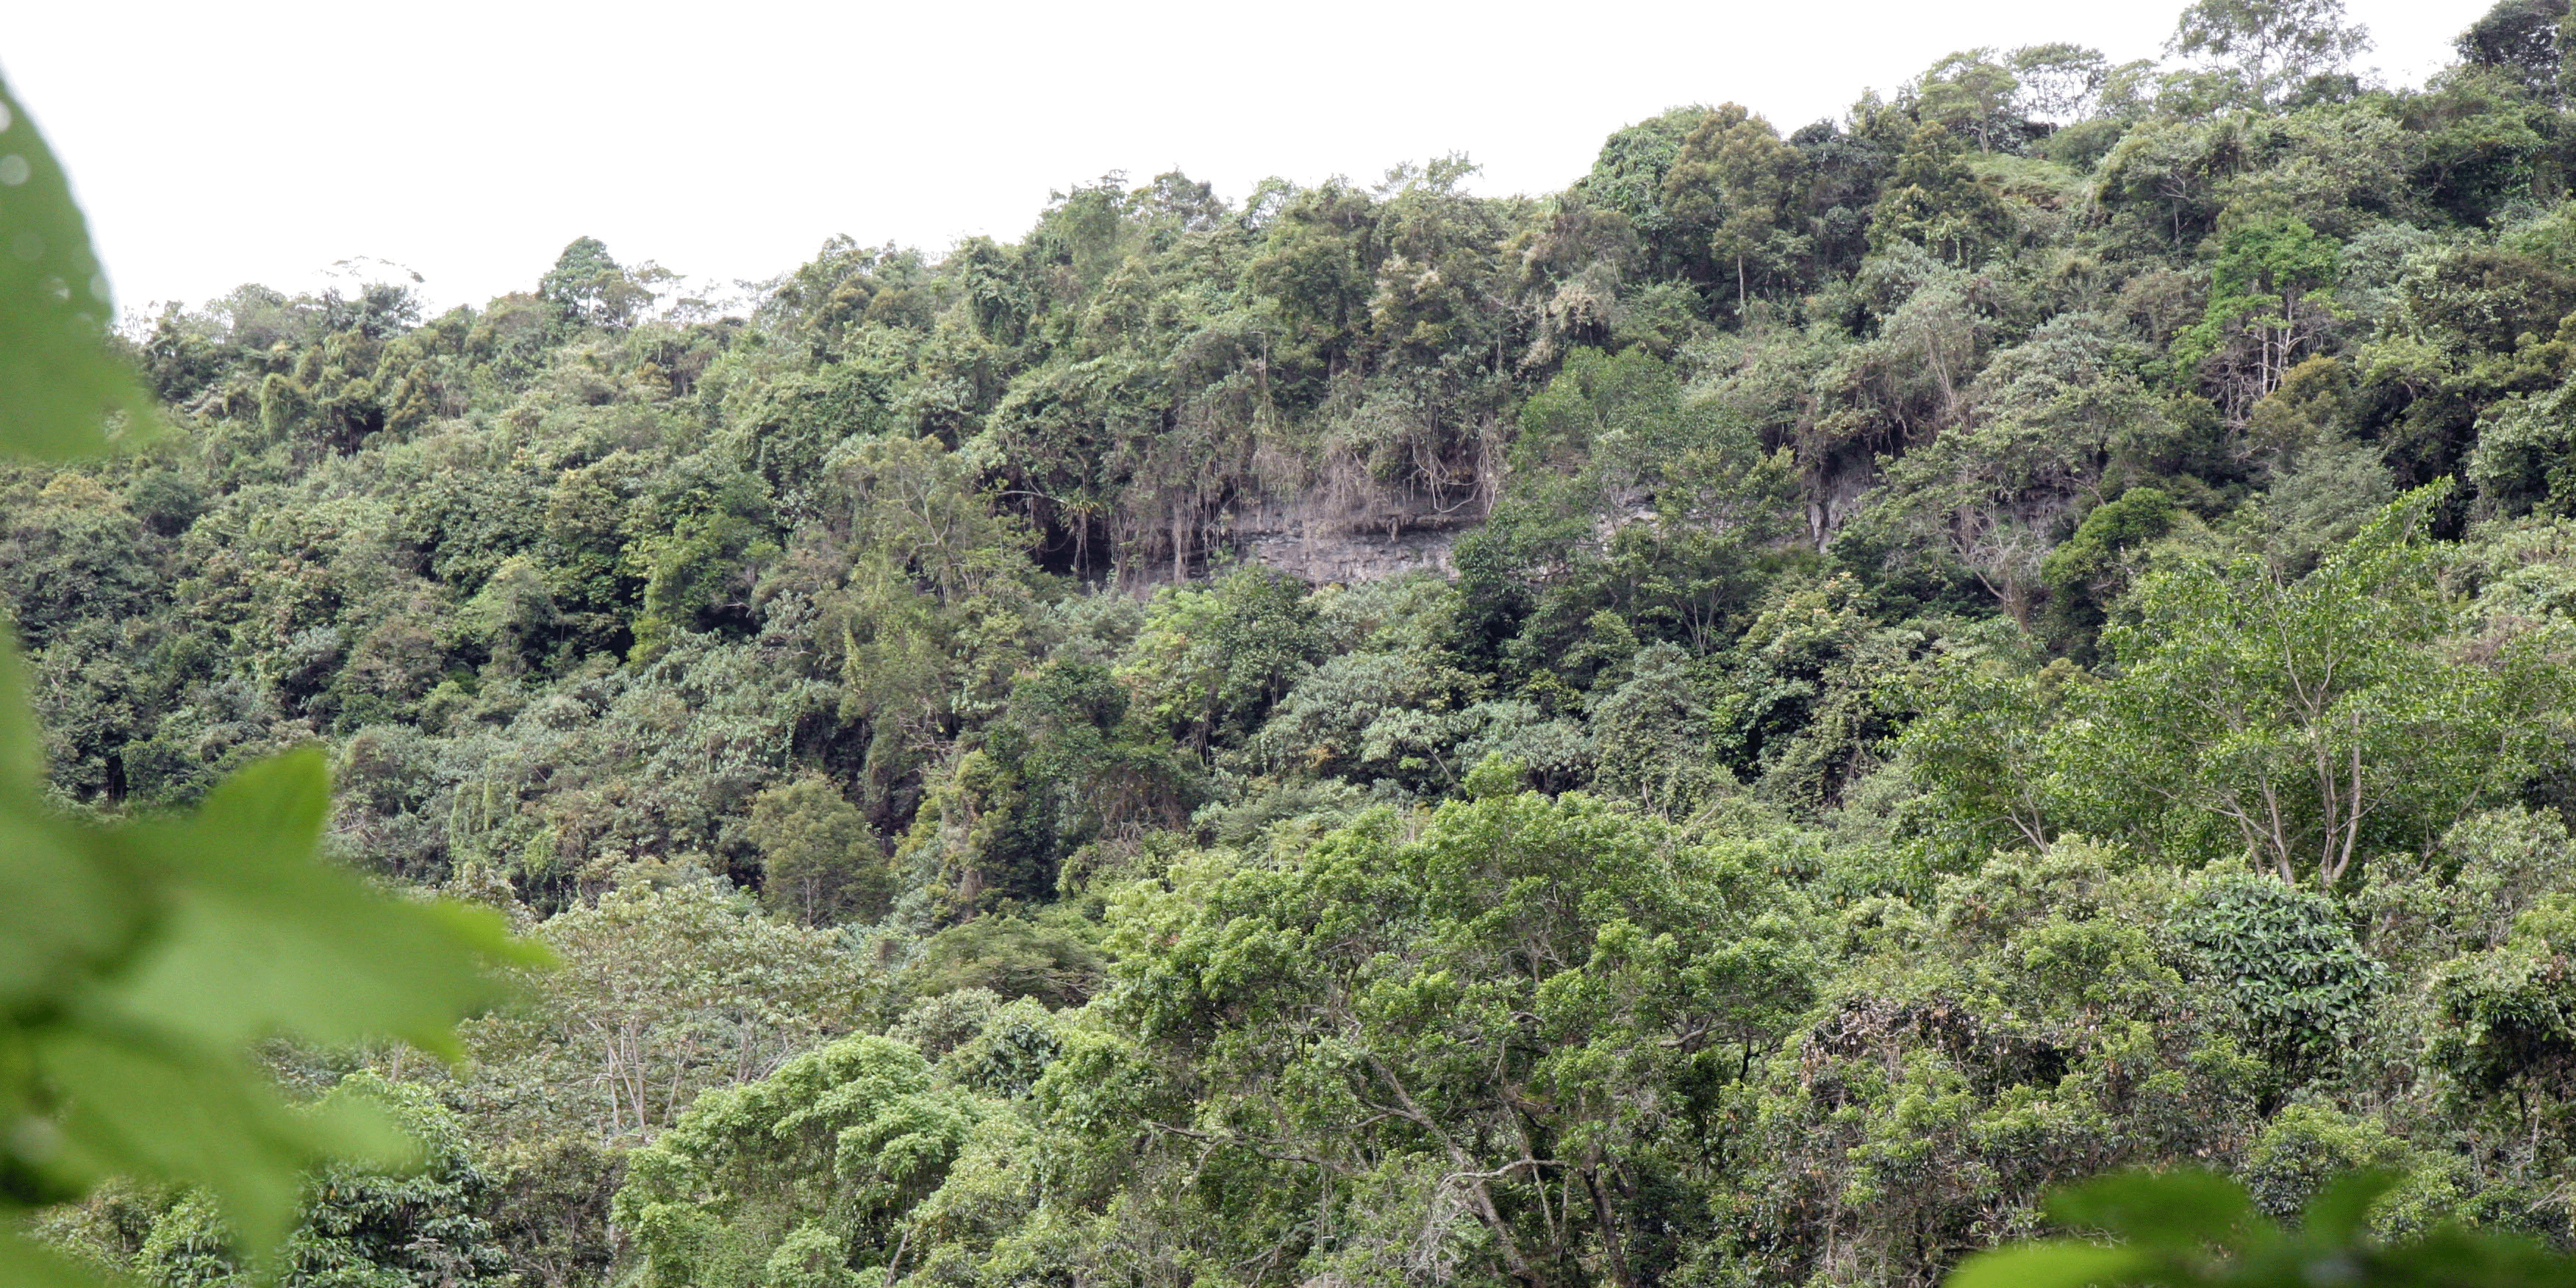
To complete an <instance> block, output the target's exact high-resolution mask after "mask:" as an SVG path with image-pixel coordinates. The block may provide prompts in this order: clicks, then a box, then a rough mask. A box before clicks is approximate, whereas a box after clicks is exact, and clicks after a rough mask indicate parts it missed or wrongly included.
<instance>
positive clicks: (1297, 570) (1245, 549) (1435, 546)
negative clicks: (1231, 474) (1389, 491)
mask: <svg viewBox="0 0 2576 1288" xmlns="http://www.w3.org/2000/svg"><path fill="white" fill-rule="evenodd" d="M1486 508H1487V506H1486V503H1485V501H1484V500H1483V499H1482V498H1481V496H1479V497H1473V498H1461V499H1460V500H1458V501H1457V502H1455V503H1453V504H1452V505H1451V506H1450V507H1449V508H1446V509H1443V508H1441V507H1440V506H1439V505H1437V504H1435V503H1433V502H1430V501H1427V500H1421V499H1414V500H1394V499H1387V500H1380V499H1374V498H1372V499H1371V500H1370V501H1369V502H1367V503H1363V504H1360V505H1356V506H1354V505H1347V504H1344V505H1335V504H1331V503H1328V502H1324V501H1321V500H1318V499H1315V498H1311V497H1300V498H1296V499H1292V500H1288V501H1284V502H1279V501H1272V502H1264V503H1261V504H1258V505H1255V506H1252V507H1248V508H1245V509H1241V510H1237V511H1235V512H1234V513H1233V514H1231V515H1229V516H1228V518H1227V521H1226V530H1225V541H1226V544H1227V545H1229V546H1231V547H1232V548H1233V550H1234V551H1235V552H1236V553H1237V554H1238V555H1240V556H1241V557H1243V558H1245V559H1248V560H1250V561H1252V562H1254V563H1258V564H1262V565H1265V566H1267V567H1271V568H1276V569H1278V570H1279V571H1281V572H1284V573H1287V574H1289V575H1291V576H1294V577H1296V578H1298V579H1300V580H1302V581H1305V582H1307V583H1308V584H1310V585H1317V586H1321V585H1329V584H1333V583H1343V584H1348V583H1351V582H1360V581H1375V580H1378V579H1380V578H1384V577H1395V576H1400V575H1402V574H1404V573H1409V572H1418V571H1423V570H1429V571H1433V572H1437V573H1439V574H1441V575H1442V576H1448V575H1450V573H1451V571H1452V568H1451V564H1450V550H1451V548H1452V547H1453V546H1455V545H1456V544H1457V540H1458V536H1459V534H1461V533H1463V532H1465V531H1467V530H1468V529H1470V528H1473V527H1475V526H1476V525H1477V524H1479V523H1482V522H1484V519H1485V511H1486Z"/></svg>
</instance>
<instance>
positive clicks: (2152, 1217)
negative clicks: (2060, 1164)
mask: <svg viewBox="0 0 2576 1288" xmlns="http://www.w3.org/2000/svg"><path fill="white" fill-rule="evenodd" d="M2048 1214H2049V1216H2050V1217H2051V1218H2053V1219H2054V1220H2056V1221H2057V1223H2058V1224H2060V1225H2064V1226H2069V1227H2072V1228H2076V1229H2084V1230H2101V1231H2105V1232H2107V1233H2111V1234H2116V1235H2119V1236H2121V1237H2122V1238H2125V1239H2127V1240H2129V1241H2130V1242H2132V1243H2137V1244H2142V1245H2144V1246H2146V1247H2150V1248H2162V1249H2191V1248H2196V1247H2199V1246H2201V1245H2203V1244H2206V1243H2210V1242H2220V1243H2225V1242H2228V1241H2230V1240H2231V1239H2232V1238H2233V1237H2235V1236H2236V1235H2237V1234H2238V1233H2239V1232H2241V1231H2243V1230H2245V1229H2247V1228H2248V1227H2249V1226H2255V1227H2257V1228H2259V1223H2257V1222H2256V1221H2255V1217H2254V1204H2253V1202H2252V1201H2251V1200H2250V1199H2248V1198H2247V1197H2246V1195H2245V1190H2244V1187H2242V1186H2240V1185H2238V1184H2237V1183H2236V1182H2234V1181H2231V1180H2228V1179H2227V1178H2226V1177H2223V1176H2219V1175H2216V1174H2214V1173H2210V1172H2200V1171H2177V1172H2124V1173H2120V1174H2118V1175H2113V1176H2106V1177H2103V1178H2102V1179H2100V1180H2097V1181H2093V1182H2090V1183H2088V1184H2085V1185H2080V1186H2077V1187H2075V1188H2074V1189H2070V1190H2065V1191H2062V1192H2060V1193H2059V1194H2058V1195H2057V1196H2056V1197H2055V1198H2053V1199H2051V1200H2050V1201H2049V1204H2048Z"/></svg>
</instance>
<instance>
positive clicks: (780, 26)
mask: <svg viewBox="0 0 2576 1288" xmlns="http://www.w3.org/2000/svg"><path fill="white" fill-rule="evenodd" d="M2347 3H2348V5H2349V8H2350V12H2351V16H2352V18H2353V19H2354V20H2356V21H2359V22H2362V23H2365V24H2367V25H2368V26H2369V27H2370V29H2371V31H2372V34H2373V35H2374V36H2375V37H2376V39H2377V46H2378V47H2377V50H2376V52H2375V53H2374V54H2373V55H2372V56H2371V57H2370V58H2369V59H2368V60H2366V61H2368V62H2370V63H2372V64H2375V65H2376V66H2377V67H2379V68H2380V69H2381V70H2382V72H2383V74H2384V75H2385V76H2386V77H2387V78H2388V79H2390V80H2392V81H2406V82H2414V81H2420V80H2421V78H2422V76H2423V75H2424V74H2425V73H2426V72H2427V71H2429V70H2431V69H2432V68H2434V67H2437V66H2439V65H2440V64H2441V63H2442V62H2444V61H2445V60H2446V58H2447V55H2448V50H2449V42H2450V39H2451V37H2452V36H2453V35H2455V34H2456V33H2457V32H2458V31H2459V30H2460V29H2461V28H2463V27H2465V26H2466V25H2467V24H2468V23H2469V22H2470V21H2472V20H2473V19H2475V18H2476V17H2477V15H2478V14H2480V13H2482V12H2484V11H2485V9H2486V7H2487V4H2488V0H2347ZM14 7H15V8H17V10H18V11H17V12H16V13H13V14H11V15H10V17H11V21H10V22H9V23H8V26H7V30H8V32H9V35H8V37H7V39H6V42H5V46H0V70H5V72H6V74H7V75H8V77H9V80H10V83H11V85H12V86H13V87H14V88H15V89H16V91H17V93H18V95H19V97H20V99H21V101H22V102H23V103H25V104H26V106H27V107H28V108H29V110H30V111H31V113H32V114H33V115H35V117H36V118H37V120H38V121H39V122H40V123H41V124H42V125H43V126H44V128H45V129H46V130H47V131H48V132H49V134H50V135H51V137H52V139H53V141H54V143H55V146H56V147H57V149H58V150H59V151H60V152H61V154H62V156H63V158H64V161H65V163H66V164H67V165H68V166H69V168H70V170H71V173H72V175H73V179H74V182H75V184H76V185H77V187H78V189H79V192H80V194H81V197H82V199H83V202H84V203H85V204H86V205H87V206H88V208H89V212H90V217H91V221H92V226H93V229H94V231H95V233H96V235H97V239H98V241H99V244H100V250H101V252H102V253H103V254H104V256H105V257H106V259H107V262H108V266H109V271H110V274H111V276H112V277H113V278H114V280H115V284H116V287H117V295H118V298H119V299H120V300H121V301H123V302H124V303H125V305H126V306H127V307H129V308H132V307H135V306H139V305H142V304H144V303H145V302H146V301H150V300H156V299H185V300H190V301H200V300H204V299H206V298H209V297H212V296H215V295H219V294H221V293H223V292H225V291H227V290H229V289H231V288H232V287H233V286H235V285H238V284H240V283H242V282H245V281H263V282H267V283H270V284H272V285H276V286H280V287H283V288H286V289H290V290H300V289H312V288H314V287H316V286H318V285H321V284H322V283H323V282H324V281H325V280H326V279H325V278H324V277H323V276H322V273H323V271H324V270H325V269H326V268H327V266H329V265H331V264H333V263H335V262H337V261H341V260H346V259H350V258H352V257H358V256H375V257H380V258H382V259H386V260H391V261H395V262H398V263H401V264H404V265H408V266H410V267H411V268H413V269H414V270H416V271H418V272H419V273H420V274H421V275H422V276H423V277H424V278H426V286H425V288H424V289H425V291H426V293H427V294H428V295H429V296H430V297H431V298H432V299H433V300H435V301H437V302H439V303H440V304H442V305H444V304H452V303H460V302H468V303H480V302H481V301H482V300H484V299H486V298H488V297H489V296H491V295H494V294H496V293H499V292H502V291H506V290H511V289H518V288H524V287H527V286H529V285H532V284H533V283H534V282H535V280H536V277H537V275H538V274H539V273H541V272H543V271H544V270H545V268H546V267H547V265H549V264H551V263H552V262H553V260H554V256H555V254H556V252H557V251H558V250H560V249H561V248H562V246H563V244H564V243H565V242H567V241H570V240H571V239H573V238H574V237H576V236H581V235H584V234H588V235H591V236H596V237H599V238H600V239H602V240H603V241H605V242H607V243H608V246H609V249H610V250H611V251H612V252H613V253H615V254H616V255H617V256H618V257H619V258H620V259H621V260H623V261H626V262H630V263H631V262H634V261H636V260H643V259H653V260H658V261H660V262H661V263H662V264H663V265H664V266H666V267H669V268H672V269H675V270H677V271H680V272H682V273H686V274H691V275H694V276H698V277H701V278H711V279H719V280H730V279H736V278H763V277H768V276H771V275H774V274H776V273H779V272H782V271H785V270H787V269H789V268H792V267H794V266H795V265H796V264H798V263H799V262H801V261H803V260H804V259H806V258H808V257H809V256H811V255H812V253H813V251H814V250H815V248H816V247H817V246H818V245H820V244H821V242H822V240H823V239H824V238H825V237H827V236H829V235H831V234H834V233H848V234H850V235H851V236H854V237H857V238H858V239H860V240H861V241H863V242H871V243H874V242H883V241H888V240H892V241H897V242H902V243H906V244H910V245H918V246H921V247H924V248H926V249H929V250H932V251H939V250H942V249H944V248H946V247H947V246H948V245H949V244H951V243H952V242H954V241H955V240H956V239H957V238H959V237H961V236H967V235H972V234H976V233H990V234H993V235H995V236H1000V237H1005V238H1009V237H1016V236H1017V235H1018V234H1019V233H1020V232H1022V231H1024V230H1025V229H1026V228H1027V227H1028V226H1029V224H1030V222H1031V221H1032V220H1033V219H1034V218H1035V217H1036V215H1037V212H1038V211H1039V209H1040V208H1041V207H1042V206H1043V205H1044V204H1045V202H1046V199H1047V194H1048V192H1049V190H1050V189H1061V188H1064V187H1066V186H1068V185H1070V184H1072V183H1074V182H1078V181H1083V180H1087V179H1090V178H1093V177H1096V176H1098V175H1100V174H1102V173H1104V172H1106V171H1110V170H1124V171H1126V172H1127V173H1128V175H1129V176H1130V177H1131V178H1132V179H1135V180H1139V181H1141V180H1143V179H1145V178H1147V177H1150V176H1151V175H1153V174H1156V173H1159V172H1161V171H1164V170H1168V169H1173V168H1179V169H1181V170H1184V171H1186V172H1187V173H1189V174H1190V175H1191V176H1193V177H1195V178H1200V179H1206V180H1212V181H1214V182H1215V183H1216V185H1217V188H1218V191H1219V192H1220V193H1222V194H1224V195H1226V196H1227V197H1229V198H1232V199H1239V198H1240V197H1241V196H1242V195H1243V193H1244V192H1245V191H1246V190H1247V189H1248V188H1249V187H1250V186H1251V184H1252V183H1253V182H1254V181H1256V180H1258V179H1260V178H1261V177H1262V176H1264V175H1270V174H1279V175H1284V176H1286V177H1288V178H1290V179H1293V180H1297V181H1300V182H1312V181H1315V180H1318V179H1322V178H1324V177H1327V176H1329V175H1332V174H1336V173H1342V174H1349V175H1352V176H1354V177H1357V178H1369V179H1373V178H1375V177H1376V176H1377V175H1379V174H1380V173H1382V172H1383V171H1385V170H1386V168H1387V167H1389V166H1390V165H1393V164H1395V163H1397V162H1401V161H1406V160H1423V159H1428V158H1431V157H1435V156H1438V155H1441V154H1443V153H1447V152H1452V151H1457V152H1465V153H1467V154H1468V155H1469V156H1470V157H1472V158H1473V159H1474V160H1476V161H1477V162H1479V163H1480V164H1482V165H1483V166H1484V173H1483V175H1482V176H1481V177H1480V179H1479V180H1478V181H1477V186H1478V187H1479V189H1480V190H1483V191H1487V192H1515V191H1517V192H1546V191H1552V190H1554V189H1556V188H1559V187H1562V186H1564V185H1565V184H1566V183H1567V182H1569V181H1571V180H1573V179H1574V178H1576V177H1578V176H1580V175H1581V174H1582V173H1583V172H1584V170H1585V169H1586V168H1587V167H1588V166H1589V165H1590V164H1591V160H1592V156H1593V153H1594V152H1595V151H1596V150H1597V149H1598V148H1599V146H1600V143H1601V139H1602V137H1603V136H1604V135H1606V134H1608V133H1609V132H1610V131H1612V130H1614V129H1617V128H1618V127H1619V126H1621V125H1623V124H1625V123H1627V122H1630V121H1634V120H1637V119H1639V118H1641V117H1645V116H1650V115H1653V114H1654V113H1656V112H1659V111H1661V110H1663V109H1664V108H1666V107H1668V106H1672V105H1675V104H1681V103H1691V102H1710V103H1714V102H1722V101H1726V100H1729V99H1732V100H1734V101H1737V102H1741V103H1744V104H1746V105H1747V106H1749V107H1751V108H1753V109H1754V110H1756V111H1759V112H1761V113H1763V114H1765V115H1767V116H1769V117H1770V118H1771V120H1772V121H1773V123H1775V124H1777V125H1779V126H1780V127H1781V128H1782V129H1783V130H1787V129H1791V128H1794V127H1796V126H1797V125H1799V124H1803V123H1805V122H1807V121H1811V120H1814V119H1817V118H1819V117H1825V116H1839V115H1840V114H1841V112H1842V110H1843V109H1844V108H1845V107H1846V106H1848V105H1849V104H1850V103H1851V102H1852V100H1853V99H1854V98H1856V97H1857V96H1858V95H1859V94H1860V92H1861V91H1862V90H1863V89H1865V88H1869V87H1876V88H1879V89H1881V90H1886V89H1889V88H1891V87H1893V86H1894V85H1896V84H1897V83H1899V82H1901V81H1903V80H1905V79H1907V78H1909V77H1911V76H1912V75H1913V74H1914V73H1915V72H1917V71H1919V70H1921V69H1922V68H1923V67H1925V66H1927V65H1929V64H1930V63H1931V62H1932V61H1933V60H1934V59H1936V58H1938V57H1940V56H1941V55H1943V54H1945V53H1948V52H1950V51H1952V50H1955V49H1962V48H1970V47H1974V46H1979V45H1997V46H2012V45H2022V44H2035V43H2040V42H2044V41H2051V40H2071V41H2076V42H2079V43H2082V44H2088V45H2092V46H2095V47H2097V48H2100V49H2102V50H2103V51H2104V52H2106V53H2108V54H2110V55H2111V56H2112V57H2113V58H2114V59H2126V58H2135V57H2151V56H2153V55H2155V54H2156V53H2157V52H2158V50H2159V47H2160V46H2161V45H2162V43H2163V39H2164V37H2165V35H2166V34H2167V33H2168V32H2169V31H2170V30H2171V27H2172V23H2173V19H2174V15H2175V14H2176V13H2177V12H2178V11H2179V9H2180V8H2181V0H2148V2H2147V3H2105V2H2103V0H2095V2H2094V3H2090V4H2071V3H2044V2H2039V0H1948V2H1946V3H1942V2H1926V0H1830V2H1827V0H1786V2H1784V0H1756V2H1747V0H1701V2H1699V3H1676V2H1671V0H1591V2H1590V3H1572V2H1568V0H1554V2H1552V3H1528V2H1525V0H1501V2H1496V3H1482V4H1464V3H1426V2H1423V0H1274V2H1273V3H1269V4H1263V5H1245V4H1228V3H1222V2H1221V0H1220V2H1217V3H1210V2H1209V0H1188V2H1183V0H1101V2H1099V3H1092V4H1071V3H1064V2H1063V0H1053V2H1047V3H1030V2H1027V0H1002V2H996V3H950V4H946V5H935V4H919V3H915V4H900V5H898V4H885V3H864V2H862V3H837V4H823V3H805V4H798V3H788V2H785V0H727V2H725V3H709V2H708V0H695V2H694V3H688V4H678V3H668V2H666V0H622V2H619V3H592V2H576V0H440V2H439V3H432V4H421V3H405V4H389V3H371V2H369V0H328V2H316V0H228V2H226V3H206V2H205V0H187V2H186V3H171V2H168V0H148V2H145V0H133V2H126V3H118V2H116V0H93V2H91V3H86V4H42V5H33V4H24V3H22V4H20V5H18V6H14Z"/></svg>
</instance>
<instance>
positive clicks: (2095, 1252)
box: [1949, 1243, 2152, 1288]
mask: <svg viewBox="0 0 2576 1288" xmlns="http://www.w3.org/2000/svg"><path fill="white" fill-rule="evenodd" d="M2151 1264H2152V1262H2151V1261H2150V1260H2149V1259H2148V1258H2146V1257H2143V1256H2141V1255H2139V1254H2138V1253H2137V1252H2135V1251H2132V1250H2130V1249H2128V1248H2105V1247H2099V1246H2097V1245H2094V1244H2090V1243H2030V1244H2023V1245H2021V1246H2020V1247H2015V1248H2004V1249H2002V1250H2000V1251H1996V1252H1988V1253H1983V1254H1981V1255H1978V1256H1974V1257H1970V1258H1968V1260H1967V1261H1965V1262H1964V1263H1962V1264H1961V1265H1960V1266H1959V1269H1958V1270H1957V1271H1956V1272H1954V1273H1953V1274H1952V1275H1951V1276H1950V1280H1949V1283H1950V1288H2085V1285H2087V1284H2105V1283H2116V1282H2120V1281H2122V1280H2125V1279H2127V1278H2128V1277H2130V1276H2132V1275H2134V1274H2136V1273H2138V1272H2141V1271H2143V1270H2145V1269H2146V1268H2147V1267H2148V1266H2149V1265H2151Z"/></svg>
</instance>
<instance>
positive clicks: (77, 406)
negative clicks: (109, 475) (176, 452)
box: [0, 85, 160, 460]
mask: <svg viewBox="0 0 2576 1288" xmlns="http://www.w3.org/2000/svg"><path fill="white" fill-rule="evenodd" d="M115 320H116V311H115V305H114V302H113V301H112V300H111V298H110V297H109V294H108V286H107V275H106V274H105V273H104V272H103V271H102V270H101V269H100V267H99V262H98V256H97V254H96V253H95V252H93V251H92V250H91V248H90V242H89V225H88V223H87V221H85V220H83V219H82V218H81V212H80V207H79V206H78V205H76V204H74V203H73V201H72V194H71V184H70V182H69V181H68V180H67V179H66V178H65V176H64V174H63V167H62V165H61V164H60V163H59V162H57V161H56V160H55V159H54V152H53V149H52V148H49V147H47V146H45V140H44V138H43V136H41V135H39V134H38V133H37V132H36V125H35V122H33V121H32V120H29V119H28V117H27V113H26V111H25V109H23V108H21V107H20V106H19V104H18V99H17V97H16V96H15V95H13V94H11V93H10V92H9V89H8V87H7V86H6V85H0V451H5V452H8V453H10V454H12V455H18V456H33V457H37V458H39V459H43V460H62V459H66V458H70V457H78V456H94V455H97V454H99V453H101V452H105V451H108V450H110V449H111V448H114V447H116V446H118V445H120V444H123V443H131V442H135V441H139V440H141V439H142V438H144V437H147V436H149V435H150V434H151V433H152V432H153V431H154V429H155V428H157V427H158V425H159V424H160V416H159V413H158V412H157V411H156V409H155V408H154V407H153V404H152V400H151V398H150V397H149V396H148V395H146V394H145V393H144V391H143V388H142V386H141V384H139V383H138V382H137V381H136V379H135V375H134V371H133V369H132V368H131V367H130V366H129V365H128V364H127V363H126V362H125V361H124V360H122V359H121V358H119V357H118V356H117V355H116V354H115V353H113V352H111V351H110V350H109V349H108V348H107V346H106V345H105V344H103V343H102V340H103V339H104V338H105V336H106V334H107V329H108V327H109V326H111V325H112V324H113V323H114V322H115Z"/></svg>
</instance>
